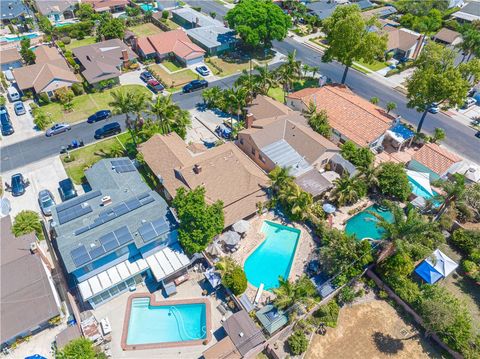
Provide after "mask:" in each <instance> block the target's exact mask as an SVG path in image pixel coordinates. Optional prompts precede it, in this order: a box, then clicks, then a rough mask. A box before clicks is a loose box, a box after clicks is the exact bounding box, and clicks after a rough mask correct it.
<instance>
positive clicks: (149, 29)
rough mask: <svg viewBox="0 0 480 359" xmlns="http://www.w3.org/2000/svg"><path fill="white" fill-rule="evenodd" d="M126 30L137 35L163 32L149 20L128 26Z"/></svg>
mask: <svg viewBox="0 0 480 359" xmlns="http://www.w3.org/2000/svg"><path fill="white" fill-rule="evenodd" d="M128 30H130V31H131V32H133V33H134V34H135V35H136V36H138V37H143V36H151V35H155V34H158V33H160V32H163V31H162V30H161V29H160V28H159V27H157V26H155V25H154V24H152V23H151V22H147V23H145V24H141V25H136V26H132V27H129V28H128Z"/></svg>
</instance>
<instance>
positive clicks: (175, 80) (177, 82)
mask: <svg viewBox="0 0 480 359" xmlns="http://www.w3.org/2000/svg"><path fill="white" fill-rule="evenodd" d="M148 69H149V70H150V71H151V72H152V74H153V75H154V76H156V77H158V78H160V79H161V80H162V82H163V83H164V84H165V85H166V88H167V90H168V91H169V92H175V91H177V90H178V89H179V88H180V87H182V86H183V85H185V84H187V83H189V82H190V81H192V80H195V79H197V78H198V76H197V75H196V74H195V73H194V72H193V71H192V70H190V69H185V70H182V71H178V72H175V73H168V72H167V71H165V70H164V69H163V68H162V67H161V66H159V65H157V64H155V65H151V66H149V67H148Z"/></svg>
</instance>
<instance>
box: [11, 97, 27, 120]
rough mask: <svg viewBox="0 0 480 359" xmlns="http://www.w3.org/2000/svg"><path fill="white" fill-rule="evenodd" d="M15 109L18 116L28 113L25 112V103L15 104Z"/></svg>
mask: <svg viewBox="0 0 480 359" xmlns="http://www.w3.org/2000/svg"><path fill="white" fill-rule="evenodd" d="M13 109H14V110H15V113H16V114H17V116H21V115H25V114H26V113H27V111H26V110H25V106H23V102H21V101H18V102H15V103H14V104H13Z"/></svg>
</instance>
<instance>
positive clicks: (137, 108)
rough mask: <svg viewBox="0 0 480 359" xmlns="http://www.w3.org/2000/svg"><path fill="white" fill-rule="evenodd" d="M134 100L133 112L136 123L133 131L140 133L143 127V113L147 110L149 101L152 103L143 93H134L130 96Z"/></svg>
mask: <svg viewBox="0 0 480 359" xmlns="http://www.w3.org/2000/svg"><path fill="white" fill-rule="evenodd" d="M130 96H131V98H132V112H133V113H134V114H135V121H134V123H133V130H134V131H135V132H138V131H139V130H140V129H141V128H142V126H143V118H142V112H143V111H145V109H146V108H147V100H148V101H151V98H150V99H149V98H148V97H146V96H145V95H144V94H142V93H138V92H137V93H134V94H133V95H130Z"/></svg>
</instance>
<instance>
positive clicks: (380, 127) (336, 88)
mask: <svg viewBox="0 0 480 359" xmlns="http://www.w3.org/2000/svg"><path fill="white" fill-rule="evenodd" d="M311 102H312V103H314V104H315V105H316V106H317V110H318V111H320V110H325V111H327V115H328V122H329V124H330V127H332V130H333V131H332V132H333V138H332V140H333V141H334V142H340V143H344V142H345V141H347V140H350V141H352V142H354V143H355V144H356V145H358V146H360V147H370V148H371V149H374V148H376V147H378V146H381V145H382V143H383V140H384V138H385V133H386V131H387V130H389V129H390V128H391V127H393V126H394V125H395V124H396V123H397V122H398V121H397V120H396V119H395V118H394V117H393V116H390V115H388V114H387V113H386V112H385V110H383V109H382V108H380V107H378V106H375V105H374V104H372V103H371V102H369V101H367V100H364V99H363V98H361V97H359V96H357V95H355V94H354V93H353V92H352V91H351V90H350V89H348V88H347V87H346V86H344V85H330V86H324V87H321V88H305V89H303V90H300V91H297V92H293V93H291V94H289V95H288V96H287V105H288V106H289V107H290V108H293V109H294V110H297V111H303V110H306V109H307V107H308V105H309V104H310V103H311Z"/></svg>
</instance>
